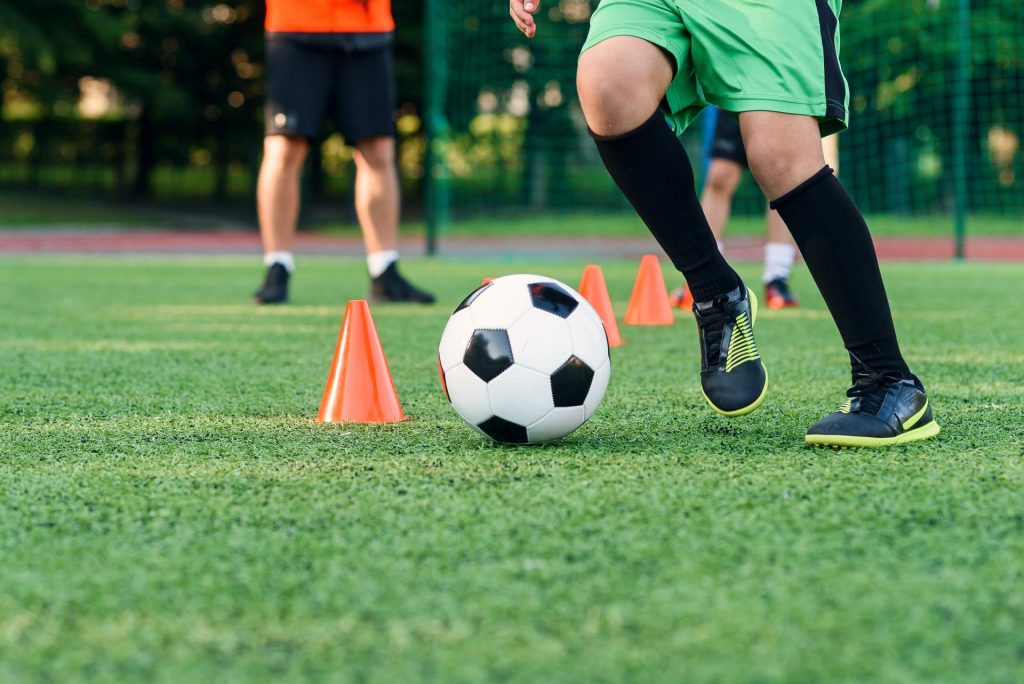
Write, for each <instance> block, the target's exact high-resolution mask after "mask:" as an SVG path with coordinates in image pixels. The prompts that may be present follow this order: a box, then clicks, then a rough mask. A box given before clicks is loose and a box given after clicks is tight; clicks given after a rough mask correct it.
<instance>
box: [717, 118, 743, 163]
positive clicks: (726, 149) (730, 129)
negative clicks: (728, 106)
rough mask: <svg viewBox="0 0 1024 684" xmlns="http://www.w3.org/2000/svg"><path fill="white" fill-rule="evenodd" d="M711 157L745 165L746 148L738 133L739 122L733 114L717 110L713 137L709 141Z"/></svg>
mask: <svg viewBox="0 0 1024 684" xmlns="http://www.w3.org/2000/svg"><path fill="white" fill-rule="evenodd" d="M711 158H712V159H728V160H729V161H733V162H736V163H737V164H739V165H740V166H746V165H747V150H746V149H745V148H744V147H743V137H742V136H741V135H740V122H739V120H738V119H737V118H736V115H735V114H732V113H730V112H727V111H725V110H722V109H720V110H718V117H717V119H716V120H715V137H714V141H713V142H712V143H711Z"/></svg>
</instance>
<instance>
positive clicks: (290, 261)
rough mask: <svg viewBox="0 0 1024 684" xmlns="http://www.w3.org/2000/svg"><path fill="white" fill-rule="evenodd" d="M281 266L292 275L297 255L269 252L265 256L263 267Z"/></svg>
mask: <svg viewBox="0 0 1024 684" xmlns="http://www.w3.org/2000/svg"><path fill="white" fill-rule="evenodd" d="M274 264H281V265H282V266H284V270H286V271H288V272H289V273H291V272H292V271H294V270H295V255H294V254H292V253H291V252H267V253H266V254H264V255H263V265H264V266H273V265H274Z"/></svg>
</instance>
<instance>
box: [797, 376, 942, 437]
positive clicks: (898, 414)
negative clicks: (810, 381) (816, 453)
mask: <svg viewBox="0 0 1024 684" xmlns="http://www.w3.org/2000/svg"><path fill="white" fill-rule="evenodd" d="M846 396H847V399H846V401H845V402H844V403H843V405H842V406H840V407H839V410H838V411H836V412H835V413H832V414H830V415H828V416H825V417H824V418H822V419H821V420H819V421H818V422H817V423H815V424H814V425H812V426H811V427H809V428H807V437H805V438H804V441H806V442H807V443H808V444H817V445H821V446H832V447H880V446H890V445H893V444H906V443H907V442H916V441H917V440H919V439H928V438H929V437H934V436H935V435H937V434H939V425H938V423H936V422H935V420H934V418H932V409H931V406H929V405H928V396H927V395H926V394H925V392H924V386H923V385H922V384H921V381H920V380H918V379H917V378H916V377H910V378H901V377H896V376H891V375H878V374H876V373H873V372H871V371H865V372H862V373H860V374H858V376H857V378H856V380H855V381H854V383H853V387H851V388H850V389H849V390H847V392H846Z"/></svg>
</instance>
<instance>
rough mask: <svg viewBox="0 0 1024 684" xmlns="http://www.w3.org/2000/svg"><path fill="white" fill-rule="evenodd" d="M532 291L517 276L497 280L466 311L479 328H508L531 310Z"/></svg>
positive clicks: (486, 287) (485, 288)
mask: <svg viewBox="0 0 1024 684" xmlns="http://www.w3.org/2000/svg"><path fill="white" fill-rule="evenodd" d="M530 307H531V302H530V291H529V290H528V289H527V287H526V284H525V283H520V282H519V281H518V280H517V277H516V276H505V277H503V278H495V279H494V280H492V281H491V282H490V284H489V285H487V286H485V287H484V289H483V291H482V292H480V294H479V295H477V297H476V298H475V299H474V300H473V302H472V304H470V306H469V308H468V309H465V310H466V311H471V312H472V314H473V324H474V325H475V326H476V327H477V328H495V329H497V328H508V327H510V326H511V325H512V324H513V323H515V322H516V321H517V320H519V318H520V317H521V316H522V315H523V314H525V313H526V312H527V311H529V310H530Z"/></svg>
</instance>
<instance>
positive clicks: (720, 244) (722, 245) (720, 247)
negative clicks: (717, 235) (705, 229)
mask: <svg viewBox="0 0 1024 684" xmlns="http://www.w3.org/2000/svg"><path fill="white" fill-rule="evenodd" d="M715 244H716V245H718V252H719V254H725V243H724V242H722V241H721V240H715Z"/></svg>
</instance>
